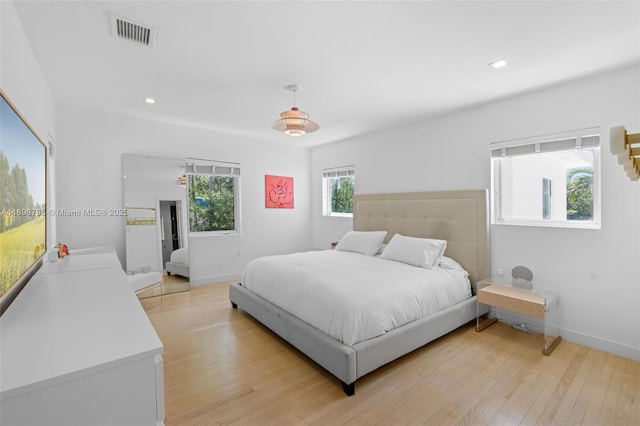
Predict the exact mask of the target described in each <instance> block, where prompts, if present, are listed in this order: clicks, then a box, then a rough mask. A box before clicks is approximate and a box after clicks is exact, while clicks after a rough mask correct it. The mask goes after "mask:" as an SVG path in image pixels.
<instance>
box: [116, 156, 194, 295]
mask: <svg viewBox="0 0 640 426" xmlns="http://www.w3.org/2000/svg"><path fill="white" fill-rule="evenodd" d="M122 169H123V183H124V208H125V209H126V210H127V219H126V222H125V242H126V271H127V274H128V275H137V274H145V273H150V272H159V273H160V274H161V277H162V280H161V281H158V280H157V279H151V278H153V277H157V275H148V277H149V278H150V279H149V280H137V281H142V282H144V283H145V287H144V288H142V289H137V292H136V294H137V295H138V297H139V298H145V297H151V296H159V295H162V294H169V293H176V292H179V291H187V290H189V287H190V286H189V252H188V247H187V245H188V240H189V239H188V235H189V234H188V229H189V228H188V223H187V220H188V216H187V203H186V195H187V190H186V187H185V186H186V179H185V178H184V176H185V160H184V159H174V158H160V157H148V156H142V155H133V154H124V155H123V156H122ZM140 277H143V276H140ZM154 281H155V282H154Z"/></svg>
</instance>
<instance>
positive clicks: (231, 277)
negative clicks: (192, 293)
mask: <svg viewBox="0 0 640 426" xmlns="http://www.w3.org/2000/svg"><path fill="white" fill-rule="evenodd" d="M241 279H242V272H238V273H236V274H227V275H212V276H209V277H204V278H196V279H194V278H190V279H189V282H190V283H191V285H192V286H194V287H195V286H199V285H206V284H213V283H221V282H225V281H238V282H240V280H241Z"/></svg>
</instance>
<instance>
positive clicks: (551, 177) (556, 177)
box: [491, 128, 600, 228]
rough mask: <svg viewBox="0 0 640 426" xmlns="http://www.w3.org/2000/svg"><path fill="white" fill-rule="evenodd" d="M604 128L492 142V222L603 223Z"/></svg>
mask: <svg viewBox="0 0 640 426" xmlns="http://www.w3.org/2000/svg"><path fill="white" fill-rule="evenodd" d="M599 162H600V129H599V128H591V129H582V130H577V131H571V132H565V133H562V134H556V135H547V136H540V137H533V138H527V139H521V140H512V141H505V142H496V143H492V144H491V163H492V164H491V174H492V198H493V199H492V205H493V223H498V224H516V225H534V226H562V227H575V228H600V185H599V184H600V177H599V175H598V173H599Z"/></svg>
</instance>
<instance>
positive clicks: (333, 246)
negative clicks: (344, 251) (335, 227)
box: [331, 241, 338, 250]
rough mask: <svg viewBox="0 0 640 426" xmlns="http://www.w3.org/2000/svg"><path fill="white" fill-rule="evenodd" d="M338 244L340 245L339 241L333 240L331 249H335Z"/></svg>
mask: <svg viewBox="0 0 640 426" xmlns="http://www.w3.org/2000/svg"><path fill="white" fill-rule="evenodd" d="M337 245H338V241H334V242H332V243H331V250H333V249H335V248H336V246H337Z"/></svg>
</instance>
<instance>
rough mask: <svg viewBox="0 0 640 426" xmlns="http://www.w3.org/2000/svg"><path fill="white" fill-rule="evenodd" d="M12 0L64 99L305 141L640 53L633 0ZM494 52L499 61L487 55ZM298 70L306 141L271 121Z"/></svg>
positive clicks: (414, 116)
mask: <svg viewBox="0 0 640 426" xmlns="http://www.w3.org/2000/svg"><path fill="white" fill-rule="evenodd" d="M15 6H16V10H17V12H18V14H19V16H20V19H21V20H22V23H23V26H24V29H25V32H26V34H27V36H28V38H29V40H30V42H31V45H32V48H33V51H34V54H35V56H36V58H37V60H38V62H39V63H40V66H41V68H42V71H43V73H44V75H45V78H46V79H47V81H48V84H49V86H50V88H51V90H52V92H53V95H54V97H55V99H56V100H57V101H59V102H63V103H70V104H75V105H80V106H83V107H89V108H98V109H104V110H110V111H117V112H120V113H124V114H129V115H134V116H139V117H146V118H150V119H156V120H160V121H164V122H170V123H177V124H183V125H189V126H195V127H202V128H210V129H215V130H217V131H221V132H228V133H230V134H237V135H242V136H245V137H250V138H256V139H259V140H269V141H275V142H282V143H293V144H296V145H302V146H316V145H319V144H323V143H327V142H333V141H338V140H343V139H346V138H349V137H353V136H357V135H361V134H366V133H370V132H374V131H378V130H380V129H383V128H389V127H396V126H400V125H403V124H406V123H409V122H415V121H417V120H421V119H424V118H428V117H431V116H434V115H438V114H442V113H444V112H447V111H451V110H456V109H460V108H464V107H467V106H470V105H474V104H479V103H484V102H488V101H491V100H495V99H499V98H503V97H506V96H510V95H513V94H516V93H522V92H526V91H530V90H533V89H536V88H540V87H544V86H548V85H553V84H556V83H559V82H564V81H567V80H570V79H575V78H580V77H582V76H586V75H589V74H594V73H599V72H603V71H606V70H609V69H613V68H617V67H623V66H626V65H630V64H633V63H638V62H640V1H627V2H611V1H601V2H597V1H566V2H564V1H563V2H560V1H556V2H552V1H534V2H526V1H508V2H507V1H504V2H499V1H411V2H400V1H391V0H389V1H374V2H365V1H341V2H340V1H315V2H313V1H291V2H286V1H277V2H267V1H255V2H248V1H233V2H231V1H227V2H222V1H101V2H97V1H16V2H15ZM111 14H116V15H119V16H121V17H124V18H127V19H130V20H133V21H134V22H137V23H141V24H145V25H149V26H155V27H157V29H158V35H157V40H156V44H155V47H153V48H149V47H146V46H141V45H137V44H134V43H132V42H129V41H125V40H121V39H117V38H114V37H112V36H111V30H110V23H109V18H110V15H111ZM501 57H506V58H507V60H508V61H509V62H510V65H509V66H507V67H506V68H502V69H500V70H495V69H493V68H491V67H489V66H487V64H488V63H489V62H490V61H492V60H495V59H498V58H501ZM293 83H296V84H299V85H300V86H302V87H303V91H301V92H299V93H298V95H297V105H298V106H299V107H300V109H301V110H303V111H306V112H307V113H309V114H310V115H311V118H312V119H313V120H315V121H316V122H317V123H319V124H320V130H318V131H317V132H315V133H312V134H308V135H306V136H303V137H301V138H292V137H289V136H286V135H284V134H282V133H278V132H276V131H275V130H272V129H271V127H270V126H271V123H272V122H273V121H274V120H276V119H277V118H278V115H279V113H280V112H282V111H284V110H288V109H290V108H291V106H293V105H292V104H293V100H292V94H291V92H287V91H286V90H284V89H283V86H285V85H288V84H293ZM145 96H152V97H155V98H157V99H158V102H157V103H156V104H155V105H153V106H150V105H147V104H145V103H144V102H143V98H144V97H145Z"/></svg>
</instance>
